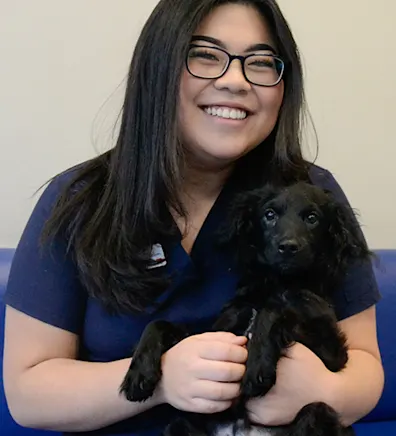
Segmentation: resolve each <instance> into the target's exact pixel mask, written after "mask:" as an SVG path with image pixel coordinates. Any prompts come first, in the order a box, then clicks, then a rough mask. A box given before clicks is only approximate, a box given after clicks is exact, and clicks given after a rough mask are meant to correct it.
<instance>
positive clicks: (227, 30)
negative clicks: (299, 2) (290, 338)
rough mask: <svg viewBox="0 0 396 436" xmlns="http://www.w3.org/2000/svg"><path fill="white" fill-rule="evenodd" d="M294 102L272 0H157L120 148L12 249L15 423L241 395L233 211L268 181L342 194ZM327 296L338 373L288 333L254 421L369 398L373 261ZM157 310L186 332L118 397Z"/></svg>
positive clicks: (287, 43)
mask: <svg viewBox="0 0 396 436" xmlns="http://www.w3.org/2000/svg"><path fill="white" fill-rule="evenodd" d="M303 106H304V90H303V79H302V71H301V63H300V59H299V54H298V50H297V47H296V44H295V41H294V39H293V36H292V34H291V32H290V29H289V27H288V25H287V22H286V20H285V19H284V17H283V15H282V13H281V11H280V10H279V7H278V6H277V4H276V2H275V0H241V1H236V0H233V1H229V0H191V1H186V0H161V1H160V2H159V3H158V6H157V7H156V9H155V10H154V11H153V13H152V15H151V16H150V18H149V19H148V21H147V23H146V25H145V27H144V29H143V31H142V33H141V35H140V38H139V41H138V43H137V45H136V49H135V52H134V55H133V59H132V62H131V66H130V72H129V76H128V83H127V89H126V93H125V101H124V106H123V113H122V119H121V128H120V133H119V137H118V140H117V143H116V146H115V147H114V148H113V149H111V150H110V151H109V152H107V153H104V154H102V155H100V156H98V157H97V158H95V159H92V160H91V161H88V162H84V163H83V164H81V165H78V166H76V167H74V168H71V169H69V170H66V171H65V172H63V173H62V174H59V175H57V176H56V177H54V179H53V180H52V182H51V183H50V184H49V186H48V187H47V189H46V190H45V192H44V193H43V195H42V197H41V198H40V200H39V202H38V203H37V205H36V207H35V209H34V211H33V213H32V215H31V217H30V219H29V221H28V223H27V225H26V228H25V231H24V233H23V235H22V238H21V240H20V243H19V245H18V248H17V250H16V253H15V257H14V260H13V264H12V269H11V273H10V278H9V283H8V288H7V292H6V296H5V302H6V304H7V312H6V327H5V351H4V385H5V390H6V395H7V399H8V404H9V408H10V411H11V413H12V415H13V416H14V418H15V420H16V421H17V422H19V423H20V424H22V425H24V426H28V427H36V428H44V429H51V430H58V431H63V432H70V433H78V432H81V433H82V434H87V433H89V434H92V435H93V434H101V435H107V436H109V435H115V434H117V435H120V434H128V435H143V434H153V435H154V434H161V433H162V432H163V430H164V429H165V428H166V426H167V424H168V423H169V422H170V421H171V420H172V419H173V418H174V417H176V416H178V414H179V413H180V411H181V410H182V411H185V410H187V411H190V412H197V413H214V412H220V411H224V410H226V409H228V408H229V407H230V406H231V405H232V404H233V403H234V402H235V400H236V399H237V397H238V395H239V387H240V381H241V379H242V377H243V375H244V372H245V362H246V360H247V351H246V347H245V345H246V341H247V338H245V337H237V336H235V335H234V334H232V333H227V332H209V331H210V330H211V329H212V324H213V321H214V320H215V319H216V317H217V316H218V314H219V311H220V310H221V308H222V307H223V306H224V304H226V303H227V302H228V301H229V300H230V299H231V298H232V297H233V296H234V295H235V292H236V288H237V283H238V281H239V278H240V276H239V272H238V268H237V266H236V264H235V262H234V256H233V253H232V252H230V251H226V250H222V249H220V247H218V245H217V243H216V234H217V230H218V228H219V226H220V225H221V223H222V222H223V221H224V219H225V217H226V214H227V209H228V208H229V206H230V205H231V204H233V202H234V200H235V196H236V195H237V194H238V193H239V192H240V191H244V190H246V189H250V188H255V187H260V186H262V185H263V184H265V183H268V182H271V183H273V184H281V185H288V184H290V183H292V182H295V181H308V182H310V183H313V184H316V185H319V186H321V187H323V188H326V189H328V190H330V191H332V192H333V194H334V195H335V196H336V197H337V198H338V199H339V200H340V201H341V202H344V203H347V200H346V198H345V196H344V194H343V192H342V190H341V189H340V187H339V186H338V184H337V182H336V181H335V180H334V178H333V177H332V175H331V174H330V173H329V172H327V171H326V170H323V169H321V168H318V167H316V166H315V165H313V164H312V163H310V162H307V161H306V160H305V159H304V158H303V156H302V152H301V147H300V134H301V132H300V119H301V114H302V111H303ZM356 225H357V223H356ZM360 237H361V238H362V241H363V243H364V240H363V235H362V234H360ZM333 298H334V307H335V309H336V313H337V317H338V321H339V325H340V327H341V328H342V329H343V331H344V332H345V334H346V336H347V339H348V344H349V347H350V351H349V356H350V363H349V364H348V365H347V367H346V369H345V370H344V371H343V372H342V373H341V374H334V373H331V372H329V371H328V370H327V368H326V367H325V366H324V364H323V362H322V361H321V360H320V359H319V358H318V357H317V356H316V355H314V354H313V353H312V352H311V351H310V350H309V349H307V348H306V347H304V346H303V345H301V344H296V345H295V346H293V347H291V348H290V350H289V351H290V353H289V357H290V358H289V359H282V360H281V361H280V362H279V365H278V369H279V371H278V372H279V373H278V378H277V383H276V385H275V386H274V388H273V389H272V390H271V391H270V392H269V393H268V394H267V395H266V396H265V397H264V398H257V399H253V400H251V401H249V403H248V404H247V408H248V412H249V417H250V419H251V420H252V421H254V422H258V423H261V424H271V425H279V424H284V423H287V422H290V421H292V420H293V418H294V417H295V415H296V414H297V413H298V411H299V410H300V409H301V408H302V407H303V406H304V405H305V404H307V403H308V402H313V401H325V402H328V403H329V404H331V405H332V406H333V407H334V409H335V410H336V411H337V412H338V413H339V415H340V416H341V418H342V419H343V421H344V422H345V423H346V424H349V423H351V422H354V421H356V420H357V419H359V418H360V417H361V416H363V415H364V414H366V413H367V412H368V411H369V410H370V409H371V408H373V407H374V405H375V403H376V401H377V400H378V397H379V395H380V392H381V389H382V383H383V378H382V367H381V363H380V357H379V351H378V345H377V341H376V335H375V303H376V302H377V301H378V299H379V295H378V290H377V287H376V283H375V280H374V276H373V272H372V270H371V265H370V264H367V263H364V264H359V265H351V268H350V270H349V271H348V274H347V277H346V280H345V283H343V284H342V286H340V287H339V288H337V289H334V295H333ZM153 319H156V320H165V321H172V322H174V323H176V324H177V323H183V324H184V325H185V326H187V328H188V335H189V337H187V338H186V339H184V340H182V341H181V342H179V343H177V344H175V345H174V346H173V347H172V348H171V349H170V350H169V351H167V352H166V353H164V354H163V355H160V356H159V358H160V361H161V363H162V367H161V382H160V383H159V385H158V387H157V389H156V390H155V392H154V395H153V396H152V397H151V398H150V399H149V400H147V401H145V402H142V403H141V402H139V401H135V402H134V401H129V400H128V398H126V397H125V396H124V395H123V394H122V393H121V392H120V386H121V383H122V381H123V379H124V377H125V374H127V372H128V368H129V367H130V364H131V362H132V350H133V349H134V348H135V346H136V344H137V343H138V342H139V339H140V338H141V335H142V332H143V331H144V329H145V327H146V326H147V325H148V324H149V323H150V322H151V321H152V320H153ZM157 352H158V350H157ZM143 354H144V353H143ZM151 364H152V362H150V361H147V362H145V365H147V367H150V365H151ZM142 383H143V384H144V381H142ZM198 416H199V415H198Z"/></svg>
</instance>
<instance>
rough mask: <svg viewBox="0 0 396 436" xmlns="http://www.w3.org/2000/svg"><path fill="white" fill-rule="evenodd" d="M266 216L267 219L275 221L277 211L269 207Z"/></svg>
mask: <svg viewBox="0 0 396 436" xmlns="http://www.w3.org/2000/svg"><path fill="white" fill-rule="evenodd" d="M264 218H265V219H266V220H267V221H273V220H274V219H275V218H276V213H275V211H274V210H273V209H267V210H266V211H265V212H264Z"/></svg>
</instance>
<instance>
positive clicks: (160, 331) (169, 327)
mask: <svg viewBox="0 0 396 436" xmlns="http://www.w3.org/2000/svg"><path fill="white" fill-rule="evenodd" d="M185 336H186V333H185V332H184V330H183V329H181V328H180V327H177V326H175V325H173V324H172V323H169V322H167V321H155V322H152V323H150V324H148V325H147V327H146V328H145V330H144V332H143V335H142V337H141V338H140V341H139V343H138V346H137V348H136V350H135V352H134V353H133V357H132V362H131V365H130V367H129V369H128V372H127V374H126V376H125V378H124V380H123V382H122V384H121V387H120V392H121V393H123V394H124V395H125V397H126V398H127V399H128V400H129V401H145V400H147V399H148V398H150V397H151V396H152V395H153V394H154V391H155V389H156V387H157V384H158V383H159V381H160V380H161V377H162V370H161V359H162V355H163V354H164V353H165V352H166V351H168V350H169V349H170V348H171V347H173V346H174V345H175V344H176V343H177V342H179V341H180V340H181V339H183V338H184V337H185Z"/></svg>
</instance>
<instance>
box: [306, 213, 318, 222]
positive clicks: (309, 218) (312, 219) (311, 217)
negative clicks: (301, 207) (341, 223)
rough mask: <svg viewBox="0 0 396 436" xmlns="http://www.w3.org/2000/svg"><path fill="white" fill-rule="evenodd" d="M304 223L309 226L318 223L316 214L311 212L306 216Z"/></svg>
mask: <svg viewBox="0 0 396 436" xmlns="http://www.w3.org/2000/svg"><path fill="white" fill-rule="evenodd" d="M305 221H307V222H308V223H309V224H316V223H317V222H318V221H319V217H318V214H317V213H315V212H311V213H310V214H308V215H307V216H306V218H305Z"/></svg>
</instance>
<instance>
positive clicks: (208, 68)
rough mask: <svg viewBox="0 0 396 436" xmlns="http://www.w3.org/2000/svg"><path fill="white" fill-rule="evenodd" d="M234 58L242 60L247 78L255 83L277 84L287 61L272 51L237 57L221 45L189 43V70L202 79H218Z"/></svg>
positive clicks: (268, 85) (261, 84) (187, 61)
mask: <svg viewBox="0 0 396 436" xmlns="http://www.w3.org/2000/svg"><path fill="white" fill-rule="evenodd" d="M234 59H239V61H240V62H241V65H242V72H243V75H244V76H245V79H246V80H247V81H248V82H250V83H251V84H253V85H258V86H267V87H270V86H276V85H277V84H278V83H279V82H280V81H281V80H282V77H283V74H284V72H285V63H284V62H283V60H282V59H281V58H280V57H278V56H276V55H273V54H250V55H247V56H234V55H231V54H230V53H228V52H227V51H225V50H223V49H221V48H217V47H209V46H205V45H196V44H191V45H190V48H189V51H188V55H187V59H186V64H187V70H188V71H189V73H190V74H191V75H193V76H194V77H198V78H200V79H219V78H220V77H222V76H223V75H224V74H225V73H226V72H227V70H228V68H229V66H230V64H231V62H232V61H233V60H234Z"/></svg>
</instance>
